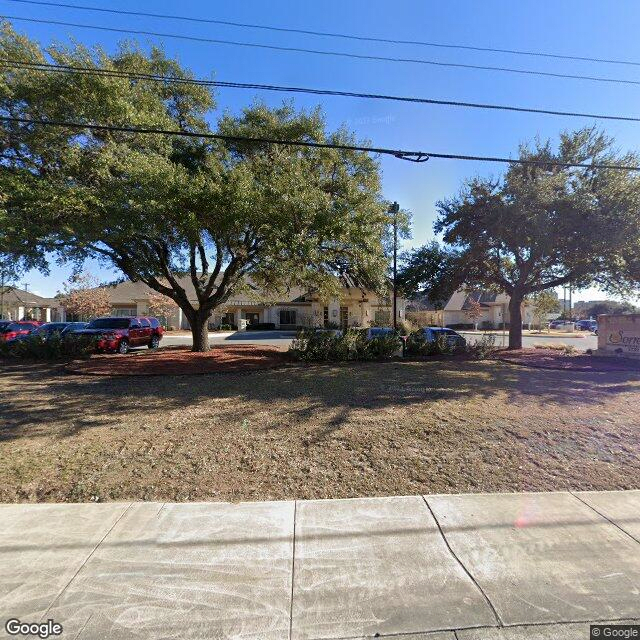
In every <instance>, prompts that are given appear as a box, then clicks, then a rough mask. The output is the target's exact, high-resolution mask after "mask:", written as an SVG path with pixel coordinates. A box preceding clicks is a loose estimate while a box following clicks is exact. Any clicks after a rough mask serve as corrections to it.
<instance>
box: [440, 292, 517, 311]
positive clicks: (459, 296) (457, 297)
mask: <svg viewBox="0 0 640 640" xmlns="http://www.w3.org/2000/svg"><path fill="white" fill-rule="evenodd" d="M472 302H478V303H480V306H482V307H485V308H489V307H491V306H493V305H496V304H509V296H508V295H507V294H506V293H492V292H490V291H482V290H480V291H469V290H467V289H458V291H456V292H455V293H454V294H453V295H452V296H451V298H449V301H448V302H447V304H446V305H445V307H444V310H445V311H468V310H469V309H470V308H471V304H472Z"/></svg>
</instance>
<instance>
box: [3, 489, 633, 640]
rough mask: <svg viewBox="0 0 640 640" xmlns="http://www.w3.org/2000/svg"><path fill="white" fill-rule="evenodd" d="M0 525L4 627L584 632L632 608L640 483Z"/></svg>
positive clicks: (128, 632)
mask: <svg viewBox="0 0 640 640" xmlns="http://www.w3.org/2000/svg"><path fill="white" fill-rule="evenodd" d="M0 522H2V527H1V528H0V551H1V554H0V611H1V612H2V615H3V616H4V618H5V620H3V626H4V622H5V621H6V619H8V618H18V619H19V620H21V621H25V622H34V621H39V620H43V621H46V620H47V619H51V620H53V621H55V622H56V623H59V624H62V626H63V635H62V637H63V638H79V639H80V640H86V639H94V638H95V639H102V638H118V639H120V638H122V639H125V638H202V639H204V638H251V639H254V640H258V639H262V640H271V639H273V640H285V639H290V638H291V639H294V640H302V639H305V640H319V639H328V638H364V637H387V636H388V637H389V638H390V640H391V639H392V638H393V639H394V640H398V638H402V639H406V640H409V639H412V640H419V639H422V638H428V639H429V640H456V638H457V639H458V640H519V639H529V640H531V639H536V640H558V639H560V640H574V639H575V640H585V639H586V638H589V623H590V622H595V621H622V620H633V619H636V618H640V491H626V492H623V491H620V492H601V493H600V492H595V493H567V492H560V493H533V494H476V495H473V494H467V495H440V496H425V497H423V496H407V497H390V498H364V499H352V500H319V501H297V502H294V501H288V502H262V503H259V502H255V503H237V504H230V503H192V504H189V503H183V504H175V503H167V504H162V503H140V502H137V503H105V504H6V505H0ZM5 634H6V632H5ZM405 634H408V635H405ZM416 634H417V635H416ZM5 637H8V636H6V635H5Z"/></svg>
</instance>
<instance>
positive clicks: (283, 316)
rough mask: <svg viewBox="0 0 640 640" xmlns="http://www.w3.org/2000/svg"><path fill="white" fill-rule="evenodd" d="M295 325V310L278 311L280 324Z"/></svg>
mask: <svg viewBox="0 0 640 640" xmlns="http://www.w3.org/2000/svg"><path fill="white" fill-rule="evenodd" d="M295 323H296V311H295V309H280V324H281V325H282V324H295Z"/></svg>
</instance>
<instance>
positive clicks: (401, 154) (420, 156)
mask: <svg viewBox="0 0 640 640" xmlns="http://www.w3.org/2000/svg"><path fill="white" fill-rule="evenodd" d="M1 121H4V122H14V123H17V124H28V125H30V124H35V125H43V126H52V127H67V128H77V129H90V130H104V131H120V132H124V133H145V134H160V135H170V136H185V137H188V138H205V139H214V140H222V141H225V142H240V143H243V142H246V143H249V144H273V145H281V146H286V147H312V148H320V149H338V150H341V151H364V152H366V153H379V154H385V155H392V156H395V157H396V158H400V159H401V160H410V161H412V162H426V161H427V160H429V158H444V159H449V160H473V161H479V162H505V163H508V164H522V165H529V166H542V167H549V166H555V167H565V168H570V167H577V168H582V169H613V170H617V171H640V166H635V165H619V164H607V163H583V162H557V161H555V160H528V159H523V158H515V159H514V158H501V157H497V156H471V155H460V154H455V153H435V152H431V151H428V152H427V151H404V150H400V149H389V148H385V147H362V146H356V145H347V144H335V143H329V142H311V141H306V140H278V139H276V138H253V137H248V136H230V135H224V134H221V133H208V132H197V131H171V130H170V129H154V128H142V127H126V126H119V125H109V124H88V123H84V122H67V121H62V120H39V119H33V118H17V117H13V116H0V122H1Z"/></svg>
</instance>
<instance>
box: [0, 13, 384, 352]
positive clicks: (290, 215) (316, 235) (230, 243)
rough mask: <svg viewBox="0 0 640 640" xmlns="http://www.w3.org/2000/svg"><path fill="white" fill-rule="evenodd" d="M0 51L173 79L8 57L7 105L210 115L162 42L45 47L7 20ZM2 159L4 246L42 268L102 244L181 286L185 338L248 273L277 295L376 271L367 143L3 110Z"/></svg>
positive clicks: (0, 105)
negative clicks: (107, 48)
mask: <svg viewBox="0 0 640 640" xmlns="http://www.w3.org/2000/svg"><path fill="white" fill-rule="evenodd" d="M0 57H2V58H8V59H11V60H23V61H28V62H43V61H49V62H51V61H53V62H55V63H57V64H59V65H67V66H75V67H92V68H95V69H103V70H108V71H116V72H127V73H135V74H154V75H162V76H165V77H170V78H172V79H173V80H174V81H169V80H165V81H157V80H152V79H149V78H140V77H138V78H132V77H117V76H114V75H96V74H86V73H85V74H82V73H77V72H76V73H66V72H58V73H51V72H50V71H34V70H33V69H18V68H15V67H6V68H4V69H3V70H2V73H1V75H0V114H1V115H5V116H10V117H17V118H27V119H40V120H42V119H44V120H54V121H63V122H70V121H74V122H77V121H80V122H83V123H99V124H110V125H128V126H132V127H140V128H142V127H144V128H157V129H168V130H172V131H182V132H191V133H193V132H209V131H211V129H210V125H209V119H210V115H211V110H212V109H213V107H214V99H213V96H212V94H211V93H210V90H209V89H208V88H207V87H205V86H201V85H200V86H199V85H197V84H191V83H185V82H180V79H188V78H190V74H189V72H188V71H187V70H186V69H184V68H182V67H181V66H180V65H179V64H178V63H177V62H176V61H173V60H170V59H167V58H166V57H165V56H164V54H163V53H162V52H161V51H159V50H156V49H154V50H152V51H151V52H150V53H149V54H146V53H144V52H143V51H141V50H139V49H137V48H135V47H130V46H126V47H122V48H121V49H120V50H119V51H118V52H117V53H115V54H113V55H108V54H107V53H105V52H104V51H101V50H87V49H85V48H83V47H80V46H72V47H61V46H53V47H49V48H48V49H46V50H42V49H41V48H40V47H39V46H38V45H37V44H36V43H35V42H33V41H30V40H28V39H27V38H24V37H21V36H18V35H17V34H16V33H15V32H14V31H13V30H12V29H11V27H10V26H9V25H7V24H4V25H3V27H2V32H1V33H0ZM216 131H217V132H218V133H222V134H225V135H227V136H246V137H262V138H271V139H279V140H301V141H311V142H313V141H317V142H336V143H351V142H353V138H352V136H351V135H350V134H349V133H348V132H346V131H344V130H339V131H337V132H335V133H328V132H327V131H326V126H325V123H324V120H323V117H322V114H321V113H320V112H319V111H315V112H311V113H307V112H298V111H296V110H294V109H293V107H292V106H291V105H284V106H282V107H281V108H276V109H273V108H267V107H266V106H264V105H260V104H258V105H255V106H253V107H251V108H248V109H246V110H245V111H244V112H243V113H242V114H240V115H238V116H234V115H229V114H227V115H225V116H224V117H222V118H220V119H219V121H218V123H217V127H216ZM0 166H1V168H2V171H1V172H0V251H3V252H5V253H7V254H9V255H12V256H14V257H15V258H16V259H20V260H21V261H22V262H23V263H24V265H25V266H26V267H38V268H40V269H43V270H46V269H47V268H48V263H49V260H50V259H51V257H52V256H57V257H58V258H60V259H62V260H72V261H77V262H78V263H79V264H80V263H82V261H84V260H85V259H86V258H89V257H99V258H101V259H103V260H104V261H106V262H107V263H109V264H111V265H113V266H115V267H117V268H118V269H119V270H120V271H122V272H123V273H124V274H125V275H126V276H127V277H128V278H130V279H131V280H134V281H142V282H144V283H146V284H147V285H148V286H149V287H151V288H152V289H154V290H155V291H157V292H159V293H161V294H163V295H165V296H167V297H169V298H171V299H172V300H173V301H175V303H176V304H177V305H178V306H179V307H180V308H181V309H182V311H183V312H184V314H185V316H186V318H187V319H188V320H189V323H190V325H191V328H192V331H193V344H194V349H195V350H206V349H208V337H207V335H208V334H207V321H208V319H209V318H210V316H211V314H212V313H213V311H214V309H216V308H218V307H221V306H224V304H225V302H226V301H227V300H228V299H229V297H230V296H232V295H233V294H234V293H235V292H237V291H238V290H239V289H241V288H242V287H243V286H246V284H245V283H246V282H247V279H248V278H250V279H251V281H252V282H253V283H255V284H256V285H257V286H259V287H260V288H262V289H263V290H264V291H266V292H267V293H268V292H273V295H274V296H275V295H276V293H277V292H280V291H282V290H283V289H285V288H286V287H289V286H292V285H300V286H305V287H313V288H317V289H321V290H323V291H325V292H326V294H327V295H328V294H329V293H330V292H332V291H333V292H335V291H337V289H336V287H337V282H338V278H337V277H338V276H340V275H342V274H346V273H348V274H349V275H350V276H351V278H352V279H353V280H355V281H357V282H360V283H361V284H362V286H369V287H373V288H377V287H380V286H382V284H383V281H384V272H385V267H386V263H385V257H384V251H383V246H382V238H383V235H384V231H385V227H386V224H387V223H388V214H387V212H386V206H385V204H384V203H383V201H382V199H381V197H380V180H379V168H378V164H377V162H376V161H375V160H374V159H372V158H371V157H369V156H368V155H367V154H365V153H361V152H353V151H344V150H335V149H317V148H300V147H293V146H285V145H269V144H255V143H250V144H248V143H242V142H236V143H233V144H231V143H228V142H221V141H216V140H211V139H205V138H202V137H193V138H186V137H178V136H171V135H150V134H143V133H124V132H117V131H106V130H91V129H87V128H75V127H51V126H43V125H38V124H24V123H16V122H6V121H5V122H3V123H2V125H1V129H0ZM185 275H186V276H187V277H188V278H189V281H190V285H191V287H189V288H190V289H191V288H192V289H193V291H194V292H195V293H191V292H190V291H188V290H187V289H186V288H185V287H184V286H183V282H184V280H183V279H182V278H183V276H185ZM194 298H195V299H194Z"/></svg>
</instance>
